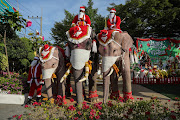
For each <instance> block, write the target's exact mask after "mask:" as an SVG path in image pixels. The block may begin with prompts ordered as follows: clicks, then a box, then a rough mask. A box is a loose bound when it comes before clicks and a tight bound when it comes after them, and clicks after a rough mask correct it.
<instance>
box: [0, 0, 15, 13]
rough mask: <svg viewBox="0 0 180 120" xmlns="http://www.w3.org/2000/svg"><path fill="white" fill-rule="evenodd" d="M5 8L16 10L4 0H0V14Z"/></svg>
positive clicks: (11, 10)
mask: <svg viewBox="0 0 180 120" xmlns="http://www.w3.org/2000/svg"><path fill="white" fill-rule="evenodd" d="M5 9H7V10H9V11H10V12H15V11H16V9H15V8H14V7H12V6H11V5H10V4H9V3H8V2H7V1H6V0H0V14H3V13H4V12H5Z"/></svg>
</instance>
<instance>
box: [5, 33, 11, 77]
mask: <svg viewBox="0 0 180 120" xmlns="http://www.w3.org/2000/svg"><path fill="white" fill-rule="evenodd" d="M4 48H5V53H6V58H7V62H8V65H7V72H8V77H9V79H10V78H11V74H10V72H9V61H8V54H7V48H6V30H5V32H4Z"/></svg>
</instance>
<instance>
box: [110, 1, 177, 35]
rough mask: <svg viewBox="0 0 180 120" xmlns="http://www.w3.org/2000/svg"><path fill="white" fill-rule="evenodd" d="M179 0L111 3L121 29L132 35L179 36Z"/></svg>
mask: <svg viewBox="0 0 180 120" xmlns="http://www.w3.org/2000/svg"><path fill="white" fill-rule="evenodd" d="M179 5H180V1H179V0H131V1H130V0H128V1H127V2H126V4H125V5H122V4H120V5H116V4H111V7H109V8H108V10H110V9H111V8H112V7H115V8H116V11H117V13H116V15H118V16H120V17H121V19H123V18H126V19H125V21H124V22H122V23H121V29H122V30H124V31H128V33H129V34H130V35H131V36H132V37H175V36H177V37H179V36H180V30H179V29H178V28H179V27H180V25H179V24H178V21H179V18H180V17H179V16H180V7H179Z"/></svg>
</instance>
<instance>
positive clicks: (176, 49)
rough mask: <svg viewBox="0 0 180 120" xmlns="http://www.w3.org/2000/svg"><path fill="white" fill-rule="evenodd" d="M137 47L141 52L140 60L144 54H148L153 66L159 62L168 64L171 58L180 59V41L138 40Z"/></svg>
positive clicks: (167, 39) (139, 53)
mask: <svg viewBox="0 0 180 120" xmlns="http://www.w3.org/2000/svg"><path fill="white" fill-rule="evenodd" d="M136 47H137V49H138V51H139V52H138V55H139V56H138V57H139V58H140V57H141V56H142V54H143V53H144V52H147V53H148V55H149V56H150V58H151V62H152V63H153V64H154V63H158V62H159V60H162V62H166V61H167V60H168V59H169V58H170V56H173V57H180V55H179V54H180V39H179V40H176V39H170V38H163V39H155V38H147V39H141V38H137V40H136Z"/></svg>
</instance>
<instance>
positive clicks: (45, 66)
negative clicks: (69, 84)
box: [39, 44, 66, 104]
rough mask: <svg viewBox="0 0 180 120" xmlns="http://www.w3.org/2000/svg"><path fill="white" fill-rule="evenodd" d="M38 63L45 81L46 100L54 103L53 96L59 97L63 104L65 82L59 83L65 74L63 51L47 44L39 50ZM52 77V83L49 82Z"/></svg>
mask: <svg viewBox="0 0 180 120" xmlns="http://www.w3.org/2000/svg"><path fill="white" fill-rule="evenodd" d="M39 53H40V61H41V66H42V79H43V80H44V81H45V86H46V89H47V95H48V98H49V99H50V101H51V102H52V103H54V98H53V94H55V95H61V96H62V98H63V103H64V104H66V101H65V82H66V81H63V82H62V83H60V79H61V78H62V76H63V75H64V73H65V72H66V66H65V55H64V50H63V49H62V48H60V47H58V46H56V47H55V46H49V45H48V44H46V45H44V46H43V47H40V48H39ZM52 76H54V79H53V81H52V80H51V78H52Z"/></svg>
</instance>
